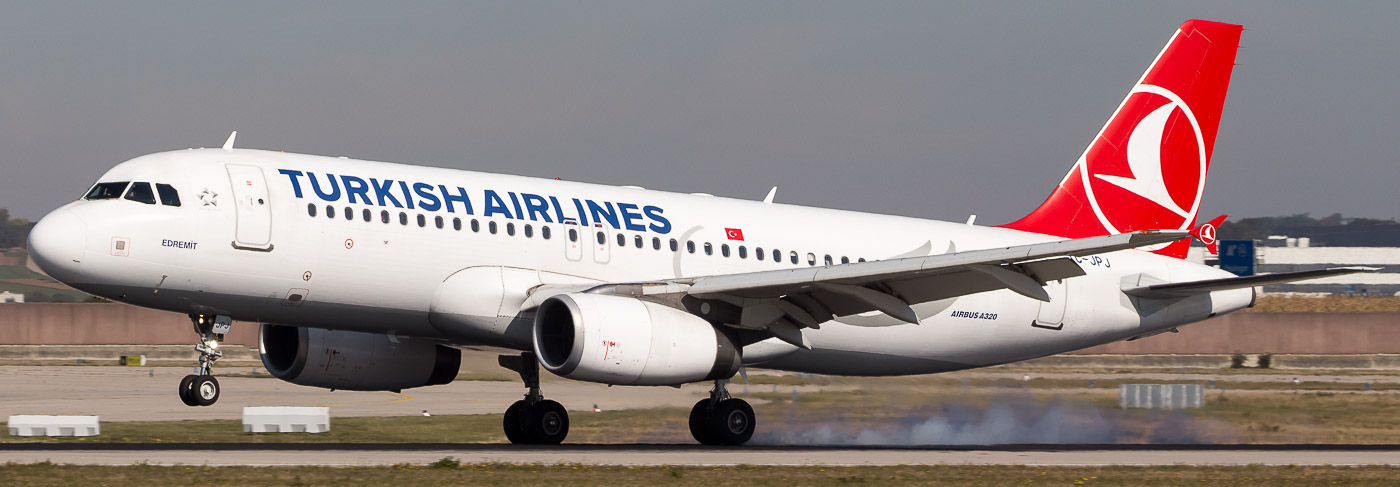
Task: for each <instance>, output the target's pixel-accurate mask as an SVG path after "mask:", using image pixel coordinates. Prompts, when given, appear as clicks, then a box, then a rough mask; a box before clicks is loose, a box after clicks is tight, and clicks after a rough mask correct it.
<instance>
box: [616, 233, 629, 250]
mask: <svg viewBox="0 0 1400 487" xmlns="http://www.w3.org/2000/svg"><path fill="white" fill-rule="evenodd" d="M617 246H618V247H626V246H627V237H624V236H622V234H621V233H619V234H617Z"/></svg>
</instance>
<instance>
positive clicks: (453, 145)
mask: <svg viewBox="0 0 1400 487" xmlns="http://www.w3.org/2000/svg"><path fill="white" fill-rule="evenodd" d="M405 5H410V6H405ZM3 11H4V15H0V46H3V47H0V149H3V153H0V207H8V208H10V210H11V213H12V214H13V215H15V216H18V217H28V218H35V219H37V218H38V217H40V216H42V215H43V214H44V213H46V212H48V211H49V210H50V209H52V208H54V207H57V206H59V205H62V204H64V203H66V202H68V201H70V200H72V199H75V198H76V197H78V196H80V194H81V193H82V192H83V191H84V190H85V189H86V188H87V186H88V185H89V184H91V183H92V182H93V181H94V180H96V178H97V177H98V176H99V175H100V174H101V173H102V172H103V171H105V170H106V169H107V168H108V167H110V166H112V165H114V164H116V163H119V162H121V161H123V160H126V159H129V158H131V157H135V156H138V155H141V154H146V153H150V152H157V151H162V150H169V149H180V148H185V147H198V146H211V147H213V146H218V145H220V144H222V143H223V140H224V138H225V137H227V136H228V132H229V131H230V130H235V129H236V130H238V131H239V139H238V143H239V144H238V145H239V146H241V147H254V148H264V149H276V150H286V151H290V152H305V153H312V154H324V155H346V156H351V157H357V158H365V159H377V160H389V161H395V162H405V163H413V164H425V165H434V166H444V167H455V168H463V169H476V170H484V171H492V172H505V173H513V174H523V175H534V176H542V177H556V176H557V177H562V178H564V179H570V180H585V181H593V182H600V183H609V184H637V185H642V186H646V187H648V188H654V189H665V190H672V191H686V192H695V191H702V192H710V193H714V194H718V195H724V196H734V197H742V198H754V199H757V198H762V197H763V195H764V193H766V192H767V190H768V188H769V186H771V185H777V186H778V187H779V189H778V200H779V201H781V202H787V203H798V204H807V205H816V206H827V207H839V208H848V209H855V210H862V211H872V212H881V213H893V214H901V215H911V216H920V217H928V218H937V219H946V220H957V221H961V220H963V219H965V218H967V215H968V214H970V213H976V214H978V215H979V219H978V222H979V223H985V224H994V223H1004V222H1007V221H1010V220H1013V219H1015V218H1018V217H1019V216H1021V215H1022V214H1024V213H1026V212H1028V211H1029V210H1030V209H1031V208H1033V207H1034V206H1036V205H1037V204H1039V203H1040V202H1041V201H1042V200H1043V199H1044V198H1045V196H1047V195H1048V194H1049V193H1050V191H1051V189H1052V188H1053V186H1054V184H1055V183H1056V182H1058V180H1059V178H1060V177H1061V176H1063V175H1064V173H1065V172H1066V171H1067V170H1068V169H1069V167H1070V165H1071V164H1072V163H1073V162H1074V159H1075V158H1077V157H1078V156H1079V154H1080V152H1082V151H1083V150H1084V147H1085V146H1086V145H1087V144H1088V143H1089V141H1090V138H1091V137H1092V136H1093V135H1094V134H1095V133H1096V132H1097V131H1098V129H1099V127H1100V126H1101V125H1102V124H1103V123H1104V120H1105V119H1106V118H1107V117H1108V115H1109V114H1110V112H1112V110H1113V109H1114V107H1116V106H1117V104H1118V102H1119V101H1120V100H1121V99H1122V97H1123V96H1124V95H1125V94H1126V93H1127V91H1128V89H1129V88H1130V87H1131V85H1132V83H1133V82H1134V81H1136V80H1137V77H1138V76H1139V75H1140V74H1141V73H1142V71H1143V70H1144V69H1145V68H1146V67H1147V64H1148V63H1149V62H1150V61H1151V60H1152V58H1153V57H1154V56H1155V55H1156V54H1157V52H1158V51H1159V50H1160V49H1161V47H1162V45H1163V44H1164V43H1165V42H1166V41H1167V38H1168V37H1169V36H1170V35H1171V33H1172V32H1173V30H1174V29H1175V28H1176V26H1177V25H1179V24H1180V23H1181V22H1182V21H1184V20H1186V19H1188V18H1205V19H1210V20H1219V21H1226V22H1234V23H1242V24H1244V25H1245V28H1246V29H1248V30H1247V31H1246V32H1245V33H1244V38H1243V42H1242V44H1243V45H1244V49H1242V50H1241V51H1240V54H1239V57H1238V62H1239V63H1240V66H1238V67H1237V68H1236V69H1235V73H1234V78H1233V80H1232V82H1231V86H1230V95H1229V98H1228V99H1227V100H1226V105H1225V113H1224V119H1223V123H1222V126H1221V129H1220V135H1219V141H1218V142H1217V145H1216V151H1215V155H1214V159H1213V161H1212V167H1211V177H1210V179H1209V180H1208V182H1207V185H1206V196H1205V201H1204V203H1203V208H1202V217H1203V219H1204V218H1209V217H1211V216H1214V215H1216V214H1219V213H1230V214H1231V215H1235V216H1271V215H1282V214H1291V213H1302V212H1311V213H1313V214H1314V215H1325V214H1330V213H1333V212H1341V213H1343V214H1345V215H1348V216H1369V217H1385V218H1389V217H1396V216H1400V211H1397V210H1398V209H1397V205H1396V197H1395V187H1396V186H1397V185H1400V164H1398V162H1400V161H1397V159H1400V157H1398V156H1397V155H1396V154H1400V133H1397V127H1400V123H1397V122H1400V114H1397V110H1400V91H1397V90H1396V89H1394V87H1393V86H1391V83H1394V82H1395V81H1396V80H1397V79H1400V76H1397V75H1400V35H1396V33H1395V29H1394V27H1395V25H1396V24H1397V22H1400V2H1394V1H1392V0H1385V1H1376V2H1318V3H1316V4H1309V3H1303V4H1295V3H1281V2H1274V1H1237V2H1214V1H1211V2H1152V3H1146V2H1116V1H1115V2H1028V3H1002V2H971V3H970V4H961V5H956V6H952V5H944V4H941V3H935V2H926V1H915V2H841V3H836V2H816V1H795V2H772V1H766V2H750V1H743V2H733V3H728V2H683V3H682V2H653V1H639V2H557V3H556V2H523V1H510V2H499V3H460V4H459V3H448V2H421V3H418V2H412V3H411V2H382V3H361V2H325V3H315V2H168V3H135V2H90V3H81V4H70V3H67V2H58V1H54V2H21V3H16V4H12V5H8V6H5V8H4V9H3Z"/></svg>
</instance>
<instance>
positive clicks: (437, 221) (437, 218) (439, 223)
mask: <svg viewBox="0 0 1400 487" xmlns="http://www.w3.org/2000/svg"><path fill="white" fill-rule="evenodd" d="M433 225H437V227H438V228H442V217H441V216H435V217H433Z"/></svg>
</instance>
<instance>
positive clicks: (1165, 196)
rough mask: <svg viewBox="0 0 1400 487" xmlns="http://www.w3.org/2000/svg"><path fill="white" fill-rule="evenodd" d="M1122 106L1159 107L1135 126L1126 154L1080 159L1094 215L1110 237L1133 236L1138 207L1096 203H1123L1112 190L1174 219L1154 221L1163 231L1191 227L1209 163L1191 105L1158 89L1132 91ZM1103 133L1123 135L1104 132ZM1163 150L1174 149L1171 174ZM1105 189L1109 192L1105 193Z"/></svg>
mask: <svg viewBox="0 0 1400 487" xmlns="http://www.w3.org/2000/svg"><path fill="white" fill-rule="evenodd" d="M1126 105H1141V106H1153V105H1158V106H1157V107H1156V108H1153V109H1151V111H1150V112H1148V114H1147V115H1146V116H1143V117H1142V118H1140V119H1138V120H1137V126H1136V127H1133V129H1132V131H1131V132H1130V135H1129V136H1128V143H1127V147H1126V150H1112V152H1109V151H1108V150H1097V151H1096V150H1094V149H1090V151H1089V152H1088V153H1087V154H1085V161H1086V163H1081V164H1079V169H1080V171H1079V172H1080V175H1081V177H1082V178H1084V188H1085V193H1087V196H1088V197H1089V198H1088V199H1089V204H1090V205H1091V206H1092V207H1093V209H1094V214H1095V215H1097V216H1098V218H1099V222H1100V223H1102V224H1103V228H1104V230H1105V231H1107V232H1108V233H1109V234H1115V233H1122V232H1126V231H1129V230H1134V228H1131V227H1132V223H1133V222H1134V221H1135V220H1137V219H1138V218H1140V213H1141V212H1142V211H1143V208H1142V205H1121V204H1116V205H1104V204H1101V203H1100V201H1099V195H1100V194H1107V195H1109V196H1111V200H1113V201H1117V200H1120V199H1121V198H1124V197H1127V195H1123V194H1121V193H1118V194H1115V191H1116V190H1118V189H1121V190H1123V191H1127V192H1128V193H1131V194H1133V195H1136V196H1138V197H1140V198H1142V199H1145V200H1147V201H1149V202H1151V203H1152V204H1155V205H1156V206H1157V207H1159V208H1158V210H1165V211H1166V212H1168V213H1171V214H1172V215H1175V217H1176V218H1172V217H1171V216H1168V215H1160V216H1159V217H1158V218H1156V221H1158V222H1160V223H1161V227H1162V228H1179V229H1186V228H1188V227H1190V226H1191V224H1192V223H1194V221H1195V216H1196V211H1197V210H1198V209H1200V205H1201V196H1202V194H1203V193H1204V190H1205V185H1206V178H1205V176H1206V161H1207V160H1208V159H1207V155H1206V144H1205V138H1204V137H1202V135H1201V124H1200V122H1199V121H1197V120H1196V115H1195V114H1194V113H1192V111H1191V106H1190V105H1188V104H1186V102H1185V101H1184V100H1182V99H1181V97H1179V96H1177V95H1176V93H1172V92H1171V90H1168V89H1166V88H1162V87H1160V86H1155V85H1138V86H1136V87H1134V88H1133V90H1132V92H1130V93H1129V95H1128V100H1127V101H1126V103H1125V106H1126ZM1114 122H1115V123H1127V122H1132V120H1124V119H1117V120H1114ZM1105 132H1114V133H1123V132H1127V131H1126V130H1120V129H1119V128H1118V127H1109V128H1108V130H1106V131H1105ZM1104 145H1107V144H1104ZM1164 147H1169V148H1174V149H1177V151H1174V152H1176V154H1175V156H1176V157H1175V160H1174V161H1172V162H1175V165H1173V166H1172V167H1171V170H1170V171H1167V170H1164V167H1163V158H1162V153H1163V148H1164ZM1097 148H1099V147H1098V146H1097V145H1096V147H1095V149H1097ZM1188 148H1193V149H1195V150H1194V152H1195V154H1191V153H1189V152H1187V150H1186V149H1188ZM1104 149H1107V148H1104ZM1113 149H1117V148H1113ZM1106 152H1107V153H1106ZM1191 159H1194V162H1195V163H1196V164H1194V166H1196V167H1190V166H1192V164H1190V162H1191ZM1091 177H1092V179H1091ZM1105 184H1107V185H1111V186H1113V187H1112V188H1106V187H1105ZM1148 211H1151V210H1150V209H1149V210H1148Z"/></svg>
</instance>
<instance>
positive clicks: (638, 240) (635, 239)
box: [632, 235, 642, 249]
mask: <svg viewBox="0 0 1400 487" xmlns="http://www.w3.org/2000/svg"><path fill="white" fill-rule="evenodd" d="M632 243H634V244H636V245H637V248H639V249H640V248H642V236H641V235H638V236H636V237H632Z"/></svg>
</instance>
